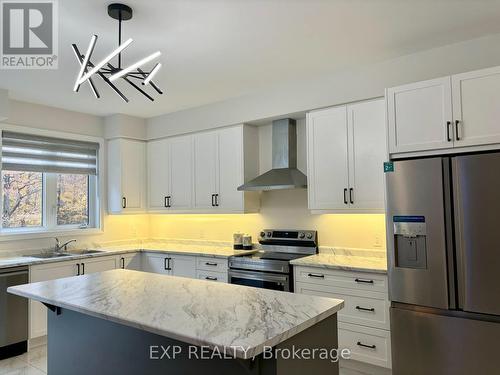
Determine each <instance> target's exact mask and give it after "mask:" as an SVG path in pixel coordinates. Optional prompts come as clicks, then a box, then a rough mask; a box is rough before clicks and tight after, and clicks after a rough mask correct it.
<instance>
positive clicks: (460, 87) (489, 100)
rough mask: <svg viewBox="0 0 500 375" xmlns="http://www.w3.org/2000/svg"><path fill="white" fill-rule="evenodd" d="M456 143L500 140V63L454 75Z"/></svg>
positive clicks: (453, 95)
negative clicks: (491, 66)
mask: <svg viewBox="0 0 500 375" xmlns="http://www.w3.org/2000/svg"><path fill="white" fill-rule="evenodd" d="M451 80H452V97H453V120H454V129H455V142H454V146H455V147H463V146H478V145H488V144H494V143H500V105H499V103H500V67H495V68H490V69H483V70H478V71H474V72H468V73H463V74H457V75H454V76H452V77H451Z"/></svg>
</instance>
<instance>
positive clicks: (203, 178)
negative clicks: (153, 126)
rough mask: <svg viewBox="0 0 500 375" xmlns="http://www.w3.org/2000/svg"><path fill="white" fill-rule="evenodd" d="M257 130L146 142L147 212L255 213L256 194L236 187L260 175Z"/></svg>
mask: <svg viewBox="0 0 500 375" xmlns="http://www.w3.org/2000/svg"><path fill="white" fill-rule="evenodd" d="M258 149H259V147H258V132H257V128H255V127H253V126H248V125H237V126H232V127H227V128H222V129H217V130H213V131H207V132H198V133H195V134H193V135H189V136H182V137H173V138H167V139H163V140H158V141H152V142H149V144H148V181H149V183H148V185H149V210H150V211H158V212H171V213H196V212H199V213H233V212H234V213H243V212H257V211H258V209H259V205H260V198H259V194H258V192H241V191H238V190H237V188H238V186H240V185H242V184H243V183H244V182H245V181H248V180H249V179H251V178H254V177H255V176H257V175H258V173H259V159H258Z"/></svg>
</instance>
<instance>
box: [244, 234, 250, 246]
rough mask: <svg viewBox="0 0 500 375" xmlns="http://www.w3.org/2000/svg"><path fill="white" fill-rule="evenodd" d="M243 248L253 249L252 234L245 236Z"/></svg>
mask: <svg viewBox="0 0 500 375" xmlns="http://www.w3.org/2000/svg"><path fill="white" fill-rule="evenodd" d="M243 250H252V236H250V235H249V234H245V235H244V236H243Z"/></svg>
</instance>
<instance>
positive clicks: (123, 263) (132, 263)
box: [118, 253, 142, 271]
mask: <svg viewBox="0 0 500 375" xmlns="http://www.w3.org/2000/svg"><path fill="white" fill-rule="evenodd" d="M118 260H119V263H118V267H119V268H122V269H126V270H135V271H142V267H141V254H140V253H129V254H122V255H119V256H118Z"/></svg>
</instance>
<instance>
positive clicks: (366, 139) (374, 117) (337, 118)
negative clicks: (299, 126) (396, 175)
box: [307, 99, 386, 212]
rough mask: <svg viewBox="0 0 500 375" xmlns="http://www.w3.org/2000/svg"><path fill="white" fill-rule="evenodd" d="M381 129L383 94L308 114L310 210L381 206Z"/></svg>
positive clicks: (383, 153) (383, 146) (369, 209)
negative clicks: (377, 97)
mask: <svg viewBox="0 0 500 375" xmlns="http://www.w3.org/2000/svg"><path fill="white" fill-rule="evenodd" d="M385 134H386V133H385V110H384V101H383V100H382V99H379V100H372V101H367V102H361V103H356V104H352V105H347V106H339V107H333V108H327V109H323V110H318V111H313V112H310V113H308V115H307V172H308V204H309V209H310V210H312V211H313V212H315V211H317V212H318V211H319V212H323V211H327V212H331V211H334V212H359V211H361V212H379V211H383V209H384V179H383V161H384V160H385V159H386V141H385Z"/></svg>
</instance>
